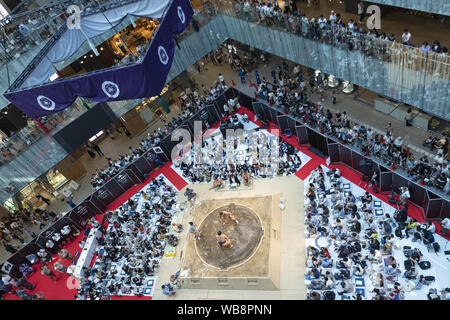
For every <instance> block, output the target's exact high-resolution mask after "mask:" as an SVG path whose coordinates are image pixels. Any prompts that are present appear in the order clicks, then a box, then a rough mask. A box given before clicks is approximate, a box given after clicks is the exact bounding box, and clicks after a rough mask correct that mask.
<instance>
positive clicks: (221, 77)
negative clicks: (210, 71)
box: [219, 73, 225, 84]
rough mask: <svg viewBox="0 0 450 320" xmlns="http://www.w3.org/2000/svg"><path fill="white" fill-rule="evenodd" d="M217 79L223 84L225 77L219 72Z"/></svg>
mask: <svg viewBox="0 0 450 320" xmlns="http://www.w3.org/2000/svg"><path fill="white" fill-rule="evenodd" d="M219 81H220V83H222V84H224V83H225V78H224V77H223V75H222V74H221V73H219Z"/></svg>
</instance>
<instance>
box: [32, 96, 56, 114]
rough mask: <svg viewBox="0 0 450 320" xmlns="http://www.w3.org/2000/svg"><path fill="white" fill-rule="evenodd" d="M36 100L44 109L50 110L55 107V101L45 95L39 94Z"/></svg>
mask: <svg viewBox="0 0 450 320" xmlns="http://www.w3.org/2000/svg"><path fill="white" fill-rule="evenodd" d="M36 100H37V103H38V104H39V106H40V107H41V108H42V109H44V110H47V111H52V110H54V109H55V107H56V104H55V101H53V100H52V99H49V98H47V97H46V96H39V97H37V99H36Z"/></svg>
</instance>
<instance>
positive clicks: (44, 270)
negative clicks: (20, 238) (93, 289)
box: [0, 224, 80, 300]
mask: <svg viewBox="0 0 450 320" xmlns="http://www.w3.org/2000/svg"><path fill="white" fill-rule="evenodd" d="M79 234H80V230H78V229H77V228H76V226H74V225H73V224H66V225H64V226H63V227H62V228H61V229H60V230H58V231H57V232H55V233H54V234H53V236H52V239H48V241H47V243H46V248H47V249H43V248H41V249H39V250H37V251H35V252H34V253H29V254H27V255H26V257H25V258H26V259H27V262H26V263H22V264H21V265H20V266H19V271H20V273H21V274H20V276H17V275H16V276H15V277H12V276H11V275H9V274H8V273H6V272H5V273H3V272H0V299H1V298H3V296H4V295H5V294H7V293H11V294H13V295H16V296H17V297H19V298H21V299H23V300H45V298H44V295H43V294H42V292H37V293H34V294H31V291H33V290H34V289H35V287H36V285H35V284H33V283H31V282H29V281H28V278H29V277H30V276H31V275H32V274H33V273H35V272H36V271H38V270H37V267H36V263H38V262H39V264H40V267H39V271H40V272H41V274H42V275H44V276H47V277H48V278H49V279H50V280H52V281H53V282H54V283H56V281H57V280H58V279H59V278H60V277H61V274H62V273H65V272H66V270H67V267H66V266H65V265H64V264H63V261H64V260H68V261H70V262H73V260H74V256H73V255H71V254H70V253H69V251H68V250H67V249H64V247H65V246H66V245H67V244H68V243H70V242H72V241H73V240H74V239H75V238H76V237H77V236H78V235H79ZM51 252H57V254H58V256H59V259H57V260H55V259H52V254H51Z"/></svg>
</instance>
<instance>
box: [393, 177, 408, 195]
mask: <svg viewBox="0 0 450 320" xmlns="http://www.w3.org/2000/svg"><path fill="white" fill-rule="evenodd" d="M407 186H408V180H406V179H405V178H403V177H402V176H399V175H398V174H396V173H392V189H393V191H394V192H396V193H399V192H400V187H407Z"/></svg>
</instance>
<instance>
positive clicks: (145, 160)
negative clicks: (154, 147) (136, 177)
mask: <svg viewBox="0 0 450 320" xmlns="http://www.w3.org/2000/svg"><path fill="white" fill-rule="evenodd" d="M161 150H162V148H161ZM134 165H135V166H136V168H137V169H138V170H139V171H140V172H141V173H142V174H143V175H145V174H149V173H150V172H152V171H153V169H155V168H156V167H157V166H158V165H157V164H156V161H155V160H154V159H153V156H152V152H146V153H144V154H143V155H142V157H140V158H139V159H138V161H136V162H135V163H134Z"/></svg>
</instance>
